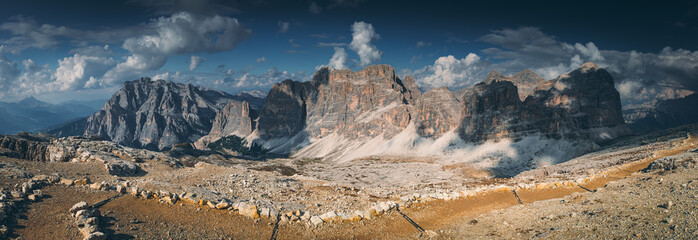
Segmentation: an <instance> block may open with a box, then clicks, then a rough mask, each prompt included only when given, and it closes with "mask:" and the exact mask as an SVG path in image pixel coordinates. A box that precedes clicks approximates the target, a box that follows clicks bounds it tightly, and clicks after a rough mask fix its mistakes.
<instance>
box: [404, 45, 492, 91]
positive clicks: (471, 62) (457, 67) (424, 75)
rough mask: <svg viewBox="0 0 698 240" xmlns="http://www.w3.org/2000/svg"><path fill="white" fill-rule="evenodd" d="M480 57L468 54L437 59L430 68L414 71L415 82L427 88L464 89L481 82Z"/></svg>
mask: <svg viewBox="0 0 698 240" xmlns="http://www.w3.org/2000/svg"><path fill="white" fill-rule="evenodd" d="M479 62H480V57H479V56H478V55H477V54H474V53H470V54H468V55H467V56H466V57H465V58H461V59H457V58H455V57H454V56H453V55H448V56H445V57H439V58H438V59H436V61H434V64H433V65H431V66H426V67H425V68H422V69H420V70H417V71H415V73H414V74H415V79H416V80H417V82H418V83H419V84H420V85H422V86H424V87H427V88H436V87H444V86H446V87H464V86H468V85H472V84H475V83H477V82H479V81H482V79H481V78H480V77H481V75H480V74H481V72H482V67H481V66H479V64H478V63H479Z"/></svg>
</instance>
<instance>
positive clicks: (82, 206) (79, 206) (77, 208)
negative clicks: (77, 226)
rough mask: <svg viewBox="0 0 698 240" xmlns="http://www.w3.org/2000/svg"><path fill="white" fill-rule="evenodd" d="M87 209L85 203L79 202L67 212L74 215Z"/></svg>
mask: <svg viewBox="0 0 698 240" xmlns="http://www.w3.org/2000/svg"><path fill="white" fill-rule="evenodd" d="M88 207H89V205H88V204H87V202H84V201H83V202H79V203H76V204H75V205H73V206H72V207H71V208H70V210H69V211H68V212H70V213H71V214H75V213H77V212H78V211H80V210H85V209H87V208H88Z"/></svg>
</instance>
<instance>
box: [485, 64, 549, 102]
mask: <svg viewBox="0 0 698 240" xmlns="http://www.w3.org/2000/svg"><path fill="white" fill-rule="evenodd" d="M501 81H509V82H511V83H513V84H514V85H515V86H516V88H518V93H519V99H521V101H524V100H526V97H528V96H529V95H531V94H533V93H534V92H535V89H536V87H538V85H540V84H543V83H544V82H545V79H543V78H542V77H539V76H538V75H536V73H534V72H533V71H531V70H528V69H526V70H523V71H521V72H518V73H516V74H514V75H512V76H511V77H506V76H504V75H503V74H501V73H499V72H497V71H492V72H491V73H489V74H487V77H486V78H485V81H484V82H485V83H492V82H501Z"/></svg>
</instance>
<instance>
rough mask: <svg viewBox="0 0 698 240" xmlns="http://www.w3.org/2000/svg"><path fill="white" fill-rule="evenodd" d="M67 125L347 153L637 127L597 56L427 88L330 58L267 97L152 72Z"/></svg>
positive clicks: (303, 153) (594, 139) (151, 138)
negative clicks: (559, 69)
mask: <svg viewBox="0 0 698 240" xmlns="http://www.w3.org/2000/svg"><path fill="white" fill-rule="evenodd" d="M80 126H84V128H80ZM69 127H72V130H70V131H68V130H65V129H64V130H63V131H54V133H68V132H70V133H75V132H79V133H80V134H81V135H98V136H101V137H103V138H105V139H109V140H111V141H114V142H117V143H120V144H123V145H126V146H133V147H140V148H149V149H156V150H163V149H167V148H169V147H171V146H172V145H173V144H177V143H182V142H189V143H194V145H195V146H196V147H197V148H200V149H205V148H207V147H211V146H215V147H222V146H227V147H231V148H239V149H238V150H240V151H245V150H244V147H247V149H248V150H247V151H249V147H250V146H261V147H260V148H259V149H265V151H266V150H268V151H270V152H271V153H275V154H291V155H292V156H296V157H320V158H331V159H344V160H350V159H355V158H360V157H367V156H371V155H425V156H428V155H439V156H441V155H449V156H453V155H457V154H460V152H458V151H457V150H458V149H462V148H470V147H472V146H476V145H478V144H482V143H485V142H506V141H509V142H512V144H511V145H515V143H516V142H519V141H521V140H524V139H526V138H531V137H535V138H539V139H544V140H555V141H567V142H570V143H573V144H572V145H575V146H576V145H578V146H579V148H580V149H577V150H578V151H572V152H573V153H571V154H573V155H574V154H579V153H580V152H583V151H588V150H589V149H590V148H593V146H595V144H594V143H598V142H601V141H606V140H610V139H613V138H617V137H619V136H623V135H626V134H629V133H630V130H629V129H628V128H627V127H626V126H625V125H624V121H623V116H622V114H621V103H620V95H619V93H618V91H616V89H615V87H614V81H613V78H612V77H611V75H610V74H608V72H606V71H605V70H603V69H600V68H598V67H597V66H596V65H594V64H592V63H586V64H584V65H582V66H581V67H580V68H579V69H576V70H574V71H572V72H570V73H567V74H563V75H561V76H559V77H557V78H555V79H552V80H545V79H543V78H540V77H538V76H537V75H536V74H535V73H533V72H531V71H528V70H524V71H522V72H519V73H517V74H514V75H512V76H504V75H503V74H501V73H497V72H493V73H490V74H489V75H488V76H487V78H486V79H485V80H484V81H483V82H481V83H478V84H476V85H474V86H471V87H468V88H465V89H461V90H458V91H455V92H451V91H450V90H449V89H447V88H436V89H431V90H430V91H428V92H425V93H422V92H421V91H420V89H419V88H418V86H417V85H416V83H415V80H414V79H413V78H412V77H409V76H406V77H405V78H404V79H401V78H399V77H398V76H397V75H396V74H395V70H394V69H393V68H392V67H391V66H389V65H372V66H368V67H366V68H365V69H363V70H361V71H358V72H356V71H351V70H347V69H343V70H334V69H328V68H323V69H321V70H319V71H318V72H317V73H316V74H315V75H314V77H313V79H312V80H311V81H307V82H299V81H293V80H285V81H283V82H280V83H277V84H275V85H274V86H273V87H272V88H271V90H270V91H269V93H268V95H267V96H266V98H265V99H263V100H262V99H261V98H256V97H253V96H251V95H246V96H241V95H238V96H233V95H230V94H226V93H223V92H220V91H215V90H210V89H205V88H201V87H195V86H192V85H190V84H189V85H184V84H177V83H172V82H166V81H162V80H158V81H152V80H150V79H147V78H144V79H141V80H137V81H131V82H127V83H125V84H124V87H123V88H122V89H121V90H119V92H117V93H116V94H115V95H114V96H113V97H112V98H111V99H110V100H109V101H108V102H107V104H105V105H104V107H103V108H102V110H100V111H99V112H98V113H96V114H94V115H92V116H90V117H89V118H87V119H84V120H82V122H79V123H76V124H73V125H70V126H69ZM74 129H79V131H74ZM231 136H235V137H231ZM226 137H227V138H226ZM222 138H224V140H223V141H222V142H221V141H218V140H220V139H222ZM217 141H218V143H219V144H220V145H219V144H213V145H211V143H216V142H217ZM524 142H527V141H524ZM528 142H530V141H528ZM221 143H225V144H221ZM253 143H254V144H256V145H251V144H253ZM243 145H244V146H243ZM548 147H549V146H548Z"/></svg>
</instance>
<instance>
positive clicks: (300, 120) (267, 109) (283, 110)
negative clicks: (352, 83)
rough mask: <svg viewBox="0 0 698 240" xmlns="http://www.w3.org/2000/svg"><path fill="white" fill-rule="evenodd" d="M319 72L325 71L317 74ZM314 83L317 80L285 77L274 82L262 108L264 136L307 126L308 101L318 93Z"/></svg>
mask: <svg viewBox="0 0 698 240" xmlns="http://www.w3.org/2000/svg"><path fill="white" fill-rule="evenodd" d="M319 74H322V73H317V74H316V76H317V75H319ZM316 79H317V78H316ZM314 84H317V82H316V81H315V80H313V81H312V82H296V81H292V80H284V81H283V82H281V83H277V84H274V86H272V88H271V90H270V91H269V94H268V95H267V98H266V100H265V101H264V106H263V107H262V109H261V110H260V112H259V121H258V123H259V134H260V136H261V137H262V138H263V139H270V138H282V137H291V136H294V135H296V134H298V133H299V132H300V131H301V130H303V129H304V127H305V120H306V117H307V108H308V106H307V105H308V104H309V103H312V102H313V100H312V98H313V97H314V96H316V94H317V91H316V89H315V86H314Z"/></svg>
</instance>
